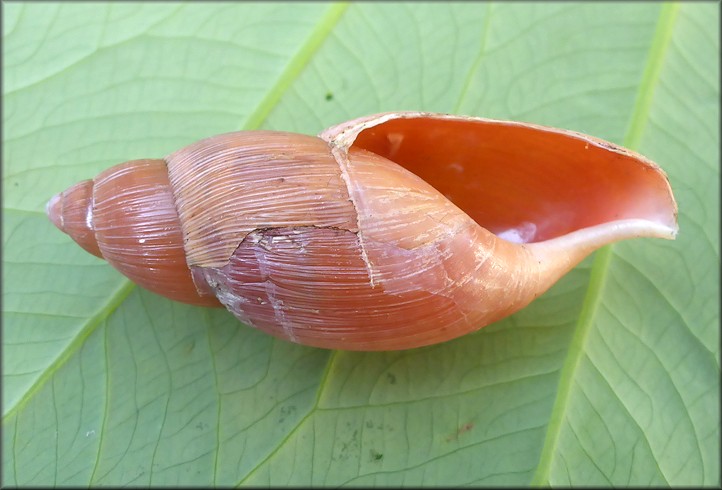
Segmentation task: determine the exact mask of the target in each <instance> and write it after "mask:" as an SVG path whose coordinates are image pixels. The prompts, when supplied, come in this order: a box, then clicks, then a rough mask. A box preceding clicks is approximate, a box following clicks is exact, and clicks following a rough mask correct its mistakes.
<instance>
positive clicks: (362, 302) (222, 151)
mask: <svg viewBox="0 0 722 490" xmlns="http://www.w3.org/2000/svg"><path fill="white" fill-rule="evenodd" d="M47 213H48V215H49V217H50V219H51V220H52V221H53V223H55V225H56V226H57V227H58V228H59V229H60V230H62V231H64V232H65V233H67V234H68V235H70V236H71V237H72V238H73V239H74V240H75V241H76V242H78V244H80V245H81V246H82V247H83V248H84V249H85V250H87V251H88V252H90V253H92V254H94V255H96V256H98V257H102V258H104V259H105V260H107V261H108V262H109V263H110V264H111V265H113V266H114V267H115V268H117V269H118V270H119V271H121V272H122V273H123V274H125V275H126V276H127V277H129V278H130V279H131V280H133V281H134V282H136V283H138V284H139V285H141V286H143V287H145V288H147V289H149V290H151V291H154V292H156V293H159V294H162V295H164V296H167V297H169V298H171V299H174V300H177V301H183V302H186V303H191V304H196V305H203V306H219V305H221V304H222V305H224V306H225V307H226V308H228V310H230V311H231V312H232V313H233V314H234V315H235V316H236V317H237V318H238V319H240V320H241V321H242V322H244V323H246V324H248V325H251V326H253V327H256V328H259V329H262V330H264V331H266V332H268V333H270V334H272V335H274V336H276V337H280V338H284V339H287V340H291V341H293V342H298V343H301V344H306V345H312V346H318V347H325V348H334V349H345V350H395V349H406V348H412V347H418V346H423V345H428V344H433V343H437V342H442V341H445V340H449V339H452V338H455V337H458V336H461V335H464V334H466V333H468V332H471V331H474V330H477V329H479V328H481V327H483V326H485V325H487V324H489V323H492V322H494V321H496V320H499V319H501V318H503V317H505V316H507V315H509V314H511V313H513V312H515V311H517V310H519V309H520V308H522V307H524V306H525V305H527V304H528V303H529V302H531V301H532V300H533V299H534V298H536V297H537V296H539V295H540V294H541V293H543V292H544V291H546V290H547V289H548V288H549V287H550V286H551V285H552V284H554V282H556V281H557V280H558V279H559V278H560V277H561V276H562V275H563V274H565V273H566V272H568V271H569V270H570V269H571V268H572V267H574V266H575V265H576V264H578V263H579V262H580V261H581V260H582V259H583V258H584V257H586V256H587V255H588V254H590V253H591V252H592V251H593V250H595V249H597V248H598V247H600V246H602V245H605V244H608V243H612V242H615V241H618V240H622V239H626V238H633V237H640V236H649V237H660V238H668V239H673V238H674V237H675V235H676V233H677V222H676V214H677V207H676V203H675V200H674V197H673V196H672V192H671V189H670V186H669V182H668V181H667V178H666V176H665V174H664V172H663V171H662V170H661V169H660V168H659V167H658V166H657V165H655V164H654V163H652V162H650V161H649V160H647V159H646V158H644V157H643V156H641V155H638V154H636V153H634V152H631V151H629V150H626V149H623V148H620V147H618V146H616V145H613V144H611V143H608V142H605V141H602V140H599V139H596V138H593V137H590V136H586V135H583V134H579V133H575V132H571V131H566V130H561V129H554V128H549V127H543V126H537V125H532V124H525V123H519V122H508V121H496V120H490V119H483V118H474V117H463V116H451V115H443V114H431V113H420V112H400V113H387V114H377V115H373V116H368V117H365V118H360V119H356V120H353V121H349V122H347V123H343V124H340V125H338V126H335V127H332V128H329V129H328V130H326V131H324V132H323V133H321V134H320V135H319V137H314V136H307V135H301V134H293V133H285V132H275V131H241V132H235V133H228V134H222V135H218V136H214V137H211V138H207V139H204V140H202V141H199V142H197V143H194V144H191V145H189V146H187V147H185V148H182V149H181V150H179V151H177V152H175V153H172V154H171V155H169V156H167V157H166V158H165V159H159V160H135V161H130V162H126V163H123V164H120V165H117V166H115V167H112V168H110V169H108V170H106V171H104V172H102V173H101V174H100V175H98V176H97V177H96V178H95V179H93V180H87V181H83V182H80V183H79V184H76V185H75V186H73V187H71V188H69V189H68V190H66V191H65V192H63V193H61V194H58V195H57V196H55V197H54V198H52V199H51V200H50V202H49V203H48V206H47Z"/></svg>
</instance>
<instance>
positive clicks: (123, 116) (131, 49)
mask: <svg viewBox="0 0 722 490" xmlns="http://www.w3.org/2000/svg"><path fill="white" fill-rule="evenodd" d="M2 9H3V82H4V83H3V123H4V124H3V128H4V131H3V181H2V182H3V183H2V190H3V211H2V213H3V214H2V216H3V222H2V233H3V271H2V274H3V302H2V309H3V313H2V315H3V316H2V320H3V325H2V327H3V330H2V333H3V336H2V368H3V370H2V375H3V377H2V381H3V386H2V390H3V391H2V395H3V407H2V409H3V410H2V412H3V419H2V446H3V447H2V449H3V451H2V485H3V486H6V485H7V486H15V485H73V486H89V485H113V486H116V485H117V486H120V485H142V486H147V485H179V484H182V485H223V486H228V485H253V486H256V485H258V486H260V485H274V486H280V485H286V484H293V485H333V486H338V485H364V486H371V485H404V486H406V485H409V486H411V485H428V486H433V485H530V484H538V485H620V486H621V485H689V486H699V485H705V486H719V485H720V448H719V439H720V419H719V410H720V404H719V394H720V393H719V388H720V387H719V380H720V351H719V345H720V344H719V341H720V338H719V318H720V306H719V293H720V290H719V289H720V288H719V280H720V277H719V270H720V247H719V234H720V229H719V222H720V220H719V218H720V214H719V209H720V202H719V201H720V199H719V196H720V184H719V177H720V176H719V173H720V155H719V146H720V141H719V130H720V127H719V115H720V113H719V105H720V98H719V78H718V76H719V55H720V53H719V32H718V26H719V21H720V18H719V17H720V15H719V4H717V3H684V4H661V3H651V2H650V3H623V4H622V3H620V4H615V3H609V2H601V3H596V2H593V3H568V2H565V3H547V2H544V3H542V2H539V3H517V2H504V3H459V4H455V3H447V4H441V3H438V4H437V3H398V4H394V3H366V2H362V3H353V4H331V3H289V4H283V3H258V4H254V3H243V2H242V3H200V2H199V3H182V4H180V3H179V4H174V3H137V4H134V3H125V2H123V3H105V4H104V3H30V2H28V3H21V2H7V3H3V5H2ZM402 109H409V110H425V111H436V112H452V113H457V114H470V115H480V116H486V117H493V118H500V119H514V120H521V121H528V122H534V123H539V124H546V125H551V126H557V127H563V128H568V129H573V130H576V131H581V132H585V133H589V134H592V135H594V136H598V137H601V138H605V139H608V140H611V141H614V142H617V143H620V144H624V145H626V146H629V147H630V148H632V149H634V150H637V151H639V152H641V153H643V154H645V155H646V156H648V157H650V158H651V159H653V160H655V161H656V162H657V163H659V164H660V166H661V167H662V168H664V170H665V171H666V172H667V174H668V175H669V178H670V181H671V184H672V188H673V190H674V193H675V196H676V198H677V201H678V204H679V224H680V232H679V236H678V238H677V240H675V241H673V242H667V241H663V240H654V239H639V240H631V241H628V242H624V243H621V244H617V245H614V246H612V247H607V248H605V249H602V250H601V251H599V252H597V254H595V256H593V257H591V258H590V259H589V260H586V261H585V262H583V263H582V264H581V265H580V266H579V267H577V268H576V269H575V270H574V271H572V272H571V273H570V274H568V275H567V276H565V277H564V278H563V279H562V280H560V281H559V282H558V283H557V284H556V285H555V286H554V287H553V288H552V289H551V290H550V291H548V292H547V294H545V295H543V296H542V297H540V298H539V299H537V300H536V301H535V302H534V303H532V304H531V305H530V306H529V307H527V308H526V309H524V310H522V311H520V312H519V313H517V314H515V315H513V316H511V317H509V318H507V319H505V320H503V321H500V322H498V323H496V324H494V325H491V326H488V327H486V328H484V329H482V330H480V331H478V332H476V333H474V334H470V335H467V336H465V337H463V338H459V339H456V340H453V341H450V342H447V343H444V344H439V345H435V346H429V347H425V348H420V349H414V350H409V351H402V352H387V353H351V352H343V351H326V350H321V349H314V348H309V347H303V346H299V345H294V344H291V343H288V342H284V341H280V340H275V339H273V338H272V337H270V336H268V335H265V334H263V333H261V332H258V331H255V330H252V329H250V328H248V327H246V326H244V325H242V324H240V323H238V322H237V321H236V320H235V318H233V317H232V316H231V315H230V314H229V313H228V312H226V311H224V310H221V309H213V310H205V309H202V308H194V307H190V306H185V305H180V304H175V303H172V302H170V301H168V300H166V299H163V298H161V297H159V296H156V295H154V294H152V293H149V292H146V291H144V290H141V289H139V288H137V287H136V286H134V285H132V284H131V283H129V282H128V281H127V280H126V279H125V278H123V277H122V276H121V275H120V274H119V273H117V272H116V271H114V270H113V269H112V268H111V267H110V266H109V265H108V264H107V263H105V262H103V261H101V260H99V259H96V258H95V257H92V256H90V255H89V254H87V253H86V252H84V251H83V250H82V249H80V248H79V247H78V246H77V245H76V244H75V243H73V242H72V241H71V240H70V239H69V238H68V237H67V236H65V235H63V234H62V233H60V232H58V231H57V230H56V229H55V228H54V227H53V226H52V224H51V223H50V222H49V221H48V219H47V218H46V216H45V214H44V205H45V202H46V201H47V200H48V199H49V198H50V197H51V196H52V195H53V194H55V193H57V192H59V191H61V190H63V189H65V188H66V187H68V186H69V185H71V184H73V183H75V182H77V181H79V180H82V179H86V178H91V177H92V176H94V175H96V174H97V173H98V172H100V171H101V170H103V169H105V168H107V167H109V166H110V165H113V164H115V163H118V162H122V161H126V160H131V159H135V158H144V157H146V158H157V157H160V156H162V155H165V154H168V153H170V152H171V151H173V150H176V149H178V148H180V147H182V146H184V145H186V144H188V143H191V142H193V141H196V140H198V139H201V138H204V137H207V136H211V135H213V134H217V133H222V132H227V131H233V130H238V129H252V128H267V129H276V130H284V131H296V132H300V133H307V134H315V133H317V132H318V131H320V130H322V129H324V128H325V127H328V126H331V125H333V124H336V123H339V122H342V121H345V120H348V119H352V118H355V117H358V116H362V115H366V114H371V113H375V112H383V111H391V110H402Z"/></svg>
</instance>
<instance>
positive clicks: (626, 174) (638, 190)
mask: <svg viewBox="0 0 722 490" xmlns="http://www.w3.org/2000/svg"><path fill="white" fill-rule="evenodd" d="M353 147H358V148H363V149H366V150H369V151H372V152H374V153H376V154H378V155H381V156H383V157H385V158H388V159H389V160H392V161H394V162H396V163H398V164H400V165H402V166H403V167H405V168H406V169H408V170H410V171H411V172H413V173H415V174H416V175H418V176H419V177H421V178H422V179H424V180H425V181H426V182H428V183H429V184H431V185H432V186H434V187H435V188H436V189H437V190H439V191H440V192H441V193H442V194H444V195H445V196H446V197H447V198H449V199H450V200H451V201H452V202H453V203H454V204H456V205H457V206H458V207H459V208H461V209H462V210H463V211H464V212H466V213H467V214H468V215H469V216H470V217H471V218H473V219H474V220H475V221H476V222H477V223H479V224H480V225H481V226H483V227H484V228H486V229H488V230H489V231H491V232H492V233H495V234H496V235H498V236H500V237H502V238H505V239H507V240H509V241H513V242H522V243H524V242H538V241H542V240H547V239H550V238H555V237H558V236H561V235H564V234H567V233H569V232H572V231H575V230H579V229H582V228H586V227H589V226H593V225H598V224H601V223H605V222H609V221H613V220H621V219H631V218H638V219H647V220H651V221H656V222H659V223H661V224H663V225H667V226H669V227H670V228H673V229H676V227H677V225H676V216H675V213H676V205H675V204H674V201H673V200H672V199H673V198H672V197H671V192H670V190H669V183H668V182H667V180H666V177H665V176H664V173H663V172H661V170H660V169H659V168H658V167H657V166H656V165H655V164H653V163H652V162H650V161H648V160H646V159H644V157H642V156H641V155H637V154H634V153H633V152H630V151H628V150H625V149H623V148H619V147H616V146H614V145H612V144H610V143H607V142H604V141H601V140H598V139H595V138H592V137H588V136H585V135H581V134H578V133H574V132H571V131H564V130H557V129H552V128H544V127H540V126H533V125H526V124H521V123H504V122H501V121H491V120H483V119H474V120H470V119H469V120H465V119H442V118H428V117H412V118H400V119H393V120H390V121H388V122H385V123H382V124H379V125H377V126H373V127H370V128H368V129H365V130H363V131H361V133H360V134H359V135H358V136H357V138H356V140H355V142H354V144H353ZM670 201H671V202H670ZM670 210H674V212H670Z"/></svg>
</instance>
